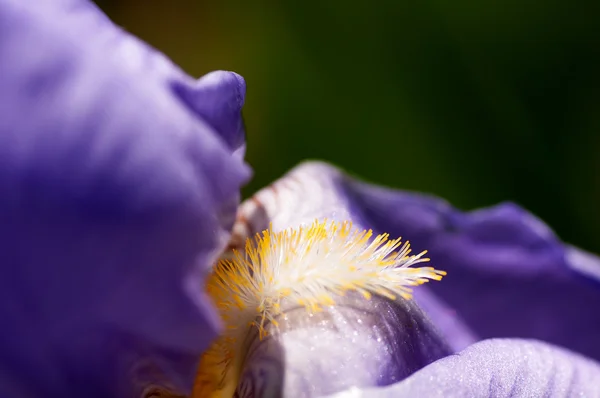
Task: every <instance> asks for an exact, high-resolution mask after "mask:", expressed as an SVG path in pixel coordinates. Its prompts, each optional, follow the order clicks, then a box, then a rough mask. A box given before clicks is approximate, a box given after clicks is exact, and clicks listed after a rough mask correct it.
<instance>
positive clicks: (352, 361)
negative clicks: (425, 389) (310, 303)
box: [236, 294, 451, 398]
mask: <svg viewBox="0 0 600 398" xmlns="http://www.w3.org/2000/svg"><path fill="white" fill-rule="evenodd" d="M277 322H278V323H279V326H278V327H277V328H274V327H272V325H269V329H270V330H269V332H270V335H269V336H268V337H267V338H266V339H262V340H258V339H257V338H256V337H257V336H256V334H257V333H256V329H253V331H254V332H255V333H254V336H253V339H252V340H251V341H252V343H250V344H249V345H250V348H249V353H248V356H247V357H246V359H245V366H244V371H243V374H242V379H241V382H240V384H239V386H238V391H237V394H238V395H236V397H240V398H241V397H272V396H283V397H297V398H302V397H314V396H319V395H324V394H331V393H334V392H337V391H342V390H344V389H346V388H349V387H351V386H362V387H370V386H385V385H389V384H392V383H394V382H397V381H400V380H402V379H404V378H406V377H407V376H409V375H411V374H412V373H414V372H415V371H417V370H419V369H421V368H422V367H423V366H426V365H428V364H430V363H432V362H433V361H435V360H437V359H439V358H443V357H444V356H446V355H448V354H450V353H451V350H450V349H449V347H448V346H447V345H446V343H445V342H444V340H443V339H442V338H441V337H440V336H439V335H438V334H437V332H436V331H435V329H434V328H433V326H432V325H431V323H430V322H429V321H428V320H427V319H426V317H424V316H423V314H422V313H421V311H420V310H419V309H418V308H417V306H416V305H415V304H414V303H413V302H410V301H398V302H391V301H390V300H387V299H384V298H381V297H378V296H375V297H373V298H372V299H371V300H365V299H364V297H362V296H361V295H358V294H348V295H346V296H344V297H338V298H336V305H335V306H331V307H326V308H324V309H323V311H321V312H317V313H315V314H311V315H310V316H309V315H307V312H306V310H305V308H304V307H297V308H293V309H290V310H288V311H285V316H280V317H279V318H278V319H277Z"/></svg>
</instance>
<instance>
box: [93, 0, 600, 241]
mask: <svg viewBox="0 0 600 398" xmlns="http://www.w3.org/2000/svg"><path fill="white" fill-rule="evenodd" d="M97 3H98V4H99V5H100V6H101V7H102V8H103V9H104V10H105V12H107V14H108V15H109V16H110V17H111V18H112V19H113V20H114V21H115V22H116V23H117V24H119V25H121V26H123V27H124V28H125V29H127V30H129V31H130V32H132V33H134V34H136V35H137V36H139V37H141V38H142V39H144V40H145V41H147V42H149V43H150V44H152V45H153V46H155V47H157V48H158V49H160V50H162V51H163V52H165V53H166V54H167V55H168V56H169V57H171V58H172V59H173V60H174V61H175V62H176V63H178V64H179V65H181V67H182V68H183V69H185V70H186V71H187V72H188V73H190V74H191V75H193V76H197V77H199V76H201V75H203V74H205V73H207V72H209V71H211V70H215V69H228V70H233V71H236V72H238V73H240V74H242V75H243V76H244V77H245V78H246V82H247V85H248V92H247V98H246V107H245V111H244V113H245V119H246V124H247V129H248V156H247V159H248V162H249V163H250V164H251V165H252V166H253V168H254V170H255V177H254V180H253V181H252V183H251V184H250V185H249V186H248V187H247V188H246V191H245V194H246V195H247V194H249V193H251V192H253V191H255V190H257V189H258V188H260V187H261V186H263V185H265V184H268V183H269V182H270V181H272V180H274V179H275V178H277V177H279V176H281V175H282V174H283V173H284V172H285V171H287V170H288V169H289V168H291V167H292V166H294V165H295V164H296V163H298V162H299V161H301V160H303V159H306V158H320V159H324V160H328V161H331V162H333V163H336V164H338V165H340V166H342V167H344V168H346V169H348V170H350V171H352V172H353V173H355V174H358V175H360V176H362V177H364V178H366V179H368V180H371V181H373V182H377V183H380V184H385V185H390V186H394V187H398V188H402V189H408V190H416V191H422V192H429V193H433V194H435V195H438V196H441V197H444V198H446V199H447V200H449V201H450V202H451V203H453V204H454V205H455V206H457V207H459V208H462V209H472V208H476V207H482V206H488V205H492V204H495V203H497V202H500V201H503V200H512V201H515V202H517V203H519V204H521V205H522V206H524V207H526V208H528V209H529V210H531V211H532V212H533V213H535V214H537V215H538V216H540V217H541V218H542V219H544V220H545V221H547V222H548V223H549V224H550V225H551V226H552V227H553V228H554V229H555V231H556V232H557V233H558V235H559V236H561V237H562V238H563V239H564V240H567V241H569V242H572V243H575V244H578V245H580V246H583V247H585V248H587V249H589V250H592V251H596V252H600V214H599V212H598V205H597V204H598V203H599V201H600V178H599V176H598V174H599V171H600V157H599V156H598V154H599V153H600V2H598V1H594V0H590V1H585V0H572V1H568V0H547V1H545V2H541V1H539V0H535V1H534V0H519V1H517V0H492V1H467V0H454V1H444V0H396V1H391V0H373V1H370V2H368V1H359V0H352V1H348V0H346V1H342V0H322V1H317V0H304V1H298V2H296V1H287V2H285V1H279V2H276V1H273V2H266V1H239V0H238V1H235V0H220V1H211V2H208V1H202V0H194V1H192V0H187V1H185V0H179V1H167V0H98V1H97Z"/></svg>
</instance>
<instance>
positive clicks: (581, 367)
mask: <svg viewBox="0 0 600 398" xmlns="http://www.w3.org/2000/svg"><path fill="white" fill-rule="evenodd" d="M598 380H600V365H599V364H598V363H596V362H594V361H591V360H589V359H587V358H585V357H583V356H580V355H578V354H575V353H572V352H570V351H567V350H564V349H561V348H558V347H554V346H552V345H549V344H545V343H541V342H537V341H533V340H519V339H492V340H485V341H482V342H480V343H477V344H474V345H473V346H471V347H469V348H467V349H466V350H464V351H463V352H461V353H460V354H458V355H452V356H449V357H447V358H444V359H441V360H439V361H437V362H435V363H433V364H431V365H429V366H427V367H426V368H424V369H422V370H420V371H418V372H417V373H415V374H414V375H412V376H411V377H409V378H408V379H406V380H404V381H403V382H401V383H397V384H395V385H393V386H390V387H386V388H380V389H369V390H362V391H361V390H359V389H353V390H349V391H346V392H343V393H339V394H336V395H332V396H330V397H329V398H361V397H369V398H385V397H432V398H435V397H467V396H468V397H487V396H493V397H516V396H518V397H557V396H560V397H575V396H577V397H597V396H600V385H599V384H598Z"/></svg>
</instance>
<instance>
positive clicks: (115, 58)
mask: <svg viewBox="0 0 600 398" xmlns="http://www.w3.org/2000/svg"><path fill="white" fill-rule="evenodd" d="M0 59H1V60H2V73H1V74H0V190H1V193H2V194H1V195H0V217H1V219H2V222H1V223H0V253H1V254H2V267H1V268H0V285H1V288H2V291H3V300H2V301H1V302H0V317H1V318H2V320H3V338H2V341H1V343H0V358H1V361H2V362H0V367H2V372H3V374H4V375H5V377H4V378H3V382H2V383H3V384H0V395H2V396H5V395H7V396H48V397H50V396H86V397H95V396H100V397H107V396H111V397H119V396H131V394H132V391H131V390H130V387H131V386H130V385H129V384H131V382H132V380H138V379H139V380H141V379H144V380H146V382H151V381H152V380H150V379H160V378H163V377H164V378H166V379H169V382H170V383H172V384H175V385H177V387H178V388H183V389H184V390H186V389H188V388H190V387H191V384H192V378H193V373H194V367H195V364H196V362H197V359H198V357H199V355H200V354H201V352H202V351H203V350H204V348H205V347H206V346H207V344H208V343H209V341H210V340H211V339H212V338H213V337H214V336H215V334H216V331H217V328H218V325H219V323H218V321H217V317H216V314H215V313H214V311H213V309H212V308H211V306H210V305H209V304H208V301H207V300H206V298H205V297H204V293H203V291H202V280H203V278H204V274H205V273H206V272H207V271H208V268H209V267H210V265H211V264H213V262H214V260H215V259H216V257H217V256H218V255H219V253H220V251H221V250H222V248H223V247H224V245H225V244H226V242H227V241H228V239H229V235H230V229H231V227H232V225H233V221H234V218H235V212H236V209H237V205H238V203H239V188H240V186H241V185H242V184H243V183H245V181H247V179H248V178H249V176H250V171H249V169H248V167H247V166H246V165H245V164H244V163H243V160H242V158H241V157H240V156H238V155H237V154H234V152H236V153H239V149H240V148H241V147H243V145H244V142H243V124H242V119H241V114H240V108H241V106H242V104H243V97H244V83H243V80H242V79H241V78H240V77H239V76H237V75H235V74H232V73H229V72H218V73H215V74H212V75H210V77H209V80H210V84H208V83H206V80H202V79H201V80H200V81H195V80H194V79H192V78H190V77H188V76H187V75H185V74H184V73H183V72H182V71H181V70H179V69H178V68H177V67H175V66H174V65H173V64H172V63H171V62H170V61H169V60H168V59H167V58H166V57H164V56H163V55H161V54H159V53H158V52H156V51H155V50H153V49H152V48H150V47H148V46H147V45H145V44H144V43H142V42H141V41H139V40H138V39H136V38H134V37H132V36H130V35H128V34H126V33H125V32H123V31H122V30H121V29H118V28H117V27H115V26H114V25H113V24H112V23H111V22H110V21H109V20H108V19H107V18H106V16H104V15H103V14H102V13H101V12H100V11H99V10H98V9H97V8H96V6H95V5H93V3H91V2H89V1H82V0H62V1H58V2H54V1H53V2H49V1H43V0H38V1H35V0H32V1H25V2H24V1H21V0H7V1H3V2H2V3H1V4H0ZM232 82H234V83H232ZM182 92H187V93H193V94H194V97H195V98H200V99H201V101H200V102H199V103H195V104H196V105H197V106H194V105H192V104H191V103H190V101H189V100H188V99H186V98H183V97H182V96H181V93H182ZM211 98H214V103H212V105H211ZM198 104H199V105H198ZM211 106H212V107H211ZM153 358H154V359H153ZM132 367H133V368H135V370H132ZM140 369H142V370H140ZM143 369H146V370H143ZM147 369H151V370H147ZM175 369H176V371H175ZM138 371H139V372H138ZM132 372H133V373H132ZM136 372H137V373H136ZM138 373H139V374H138ZM171 373H172V374H174V375H175V374H176V375H179V376H178V377H173V378H171V377H168V376H165V374H171ZM177 378H179V379H180V380H177ZM9 380H10V383H9Z"/></svg>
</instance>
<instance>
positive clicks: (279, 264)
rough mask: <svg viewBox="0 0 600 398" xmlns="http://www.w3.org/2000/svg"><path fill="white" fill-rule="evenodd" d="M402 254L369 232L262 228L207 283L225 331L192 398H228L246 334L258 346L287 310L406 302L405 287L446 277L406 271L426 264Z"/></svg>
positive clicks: (345, 226)
mask: <svg viewBox="0 0 600 398" xmlns="http://www.w3.org/2000/svg"><path fill="white" fill-rule="evenodd" d="M410 252H411V250H410V245H409V243H408V242H405V243H402V242H401V240H400V239H394V240H390V239H389V235H388V234H382V235H378V236H376V237H374V238H373V232H372V231H371V230H368V231H366V230H357V229H354V228H353V227H352V224H351V223H350V222H328V221H327V220H324V221H318V220H317V221H315V222H314V223H313V224H311V225H309V226H301V227H299V228H296V229H288V230H285V231H281V232H274V231H273V230H272V229H271V228H269V229H268V230H265V231H264V232H263V233H262V234H257V235H256V236H255V238H254V239H248V240H247V242H246V248H245V252H244V253H240V252H237V251H233V253H232V257H231V258H230V259H223V260H221V261H219V262H218V264H217V265H216V266H215V268H214V270H213V273H212V274H211V275H210V277H209V278H208V280H207V284H206V290H207V292H208V294H209V295H210V296H211V298H212V299H213V301H214V303H215V306H216V308H217V309H218V311H219V313H220V315H221V318H222V319H223V322H224V324H225V329H224V331H223V333H222V334H221V336H220V337H219V338H218V339H217V340H216V341H215V342H214V343H213V344H212V345H211V347H209V349H208V350H207V351H206V352H205V353H204V355H203V356H202V359H201V363H200V367H199V370H198V375H197V378H196V383H195V386H194V392H193V396H194V397H228V398H229V397H232V396H233V394H234V391H235V389H236V387H237V384H238V382H239V378H240V374H241V372H242V366H243V362H244V359H245V355H246V354H245V352H246V351H247V349H246V348H247V347H245V344H246V343H245V342H246V341H247V336H248V333H249V331H250V328H257V329H258V334H259V338H260V339H262V338H264V337H265V336H266V334H267V332H266V329H265V326H266V325H267V324H268V323H270V324H271V325H272V326H274V327H277V325H278V324H277V320H276V318H277V317H279V316H280V315H282V314H283V312H284V311H285V310H286V309H287V308H290V307H297V306H298V305H300V306H303V307H305V308H306V310H307V311H308V312H309V313H315V312H319V311H321V308H322V306H331V305H335V303H336V297H339V296H343V295H344V294H345V293H347V292H349V291H354V292H358V293H360V294H361V295H362V296H363V297H364V298H365V299H366V300H369V299H371V297H372V294H377V295H379V296H382V297H385V298H387V299H389V300H396V299H398V298H399V297H401V298H403V299H410V298H411V287H412V286H416V285H420V284H422V283H425V282H428V281H429V280H440V279H441V278H442V276H443V275H445V274H446V273H445V272H444V271H439V270H436V269H434V268H431V267H421V268H413V267H412V266H414V265H415V264H418V263H424V262H427V261H429V259H428V258H426V257H424V255H425V254H426V252H421V253H419V254H417V255H410Z"/></svg>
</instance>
